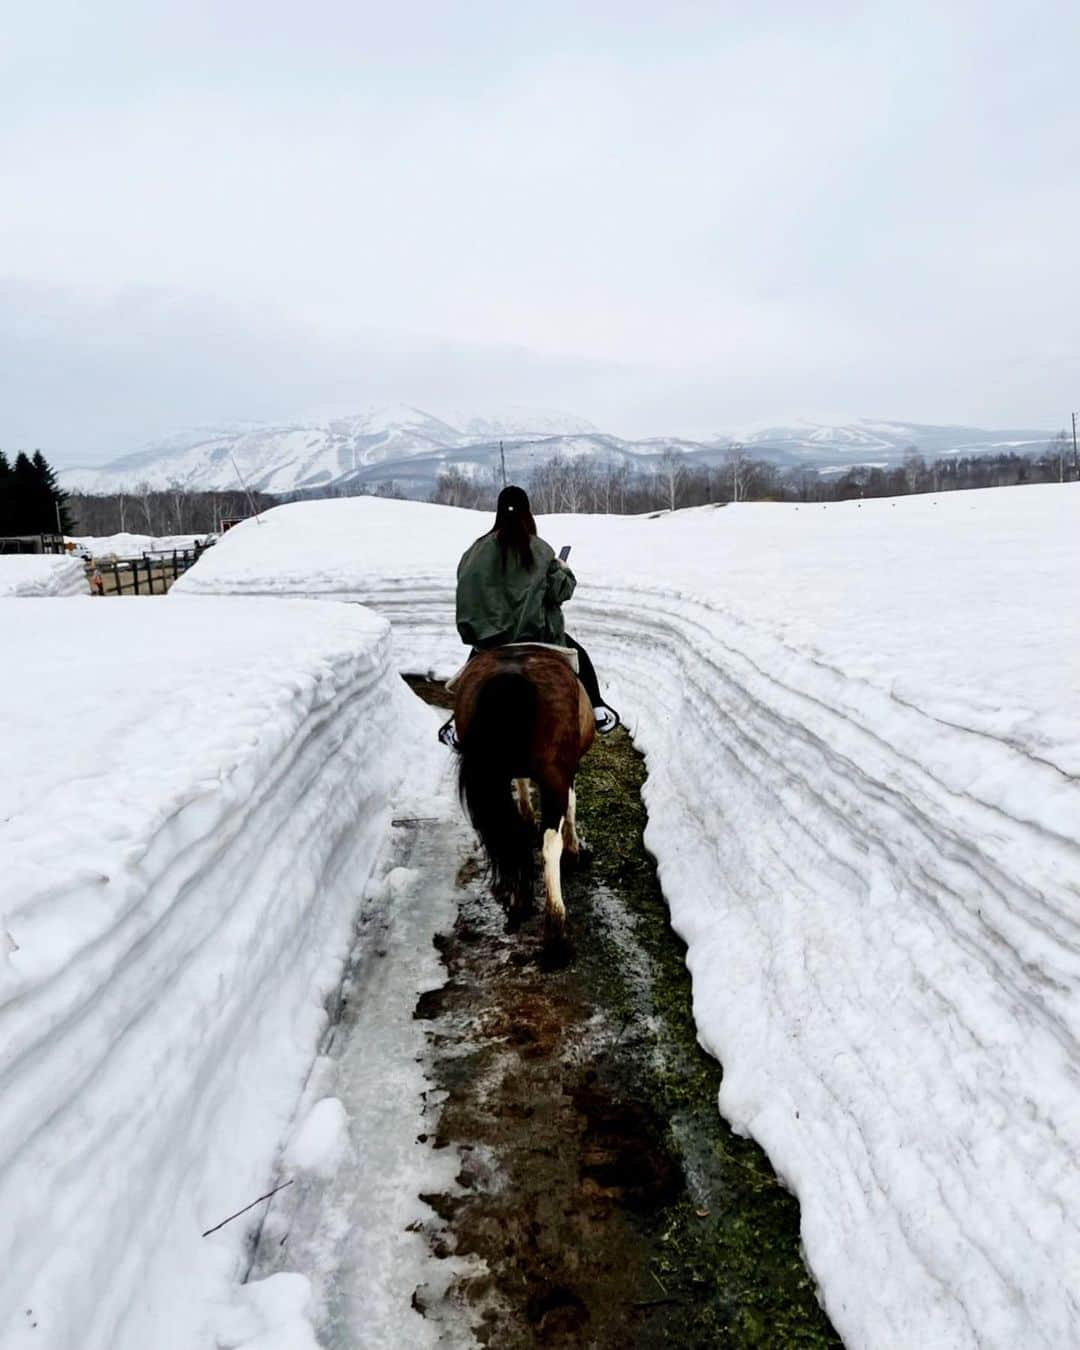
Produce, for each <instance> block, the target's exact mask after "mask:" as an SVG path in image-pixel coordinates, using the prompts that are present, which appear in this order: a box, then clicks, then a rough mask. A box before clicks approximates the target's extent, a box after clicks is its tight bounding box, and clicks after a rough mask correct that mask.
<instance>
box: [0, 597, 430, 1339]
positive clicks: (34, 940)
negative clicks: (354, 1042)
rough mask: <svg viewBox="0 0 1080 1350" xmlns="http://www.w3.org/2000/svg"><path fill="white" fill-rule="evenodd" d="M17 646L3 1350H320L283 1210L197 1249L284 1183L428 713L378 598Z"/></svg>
mask: <svg viewBox="0 0 1080 1350" xmlns="http://www.w3.org/2000/svg"><path fill="white" fill-rule="evenodd" d="M0 649H2V650H4V651H5V652H8V653H11V652H16V651H17V652H18V658H19V659H18V661H17V662H15V661H8V662H5V663H3V666H2V669H0V744H2V746H3V750H4V773H3V776H2V777H0V853H2V856H3V868H2V870H0V1214H2V1215H3V1223H2V1224H0V1345H2V1346H3V1347H4V1350H8V1347H20V1348H21V1347H31V1346H32V1347H37V1350H42V1347H45V1350H146V1347H154V1350H174V1348H175V1350H192V1347H196V1346H198V1347H202V1346H206V1347H211V1346H219V1345H222V1346H224V1345H226V1344H228V1345H238V1344H243V1343H245V1342H248V1341H251V1340H252V1338H253V1337H255V1338H256V1339H255V1340H254V1342H253V1343H254V1345H257V1346H259V1347H261V1350H268V1347H269V1346H271V1345H273V1344H276V1345H278V1346H279V1347H287V1350H300V1347H301V1346H302V1345H304V1344H308V1343H310V1338H309V1337H308V1340H304V1339H302V1338H303V1337H307V1336H308V1333H307V1331H306V1330H305V1328H306V1327H307V1321H306V1317H305V1316H304V1315H302V1314H303V1305H304V1303H305V1299H306V1286H305V1283H304V1281H303V1280H301V1279H299V1277H295V1276H290V1277H287V1278H285V1279H282V1280H277V1281H270V1282H264V1283H262V1284H254V1285H251V1286H248V1287H246V1288H245V1289H244V1290H243V1291H241V1290H240V1287H239V1281H240V1280H241V1278H242V1277H243V1276H244V1275H245V1273H246V1271H247V1267H248V1261H249V1248H248V1245H247V1240H248V1238H249V1236H250V1235H251V1234H252V1233H253V1231H254V1228H255V1226H256V1225H257V1222H258V1219H259V1218H260V1217H261V1214H262V1209H261V1208H256V1210H254V1211H251V1212H249V1213H248V1214H247V1215H245V1216H244V1217H243V1218H241V1219H239V1220H236V1221H234V1222H232V1223H229V1224H227V1225H226V1226H224V1227H223V1228H221V1229H220V1230H219V1231H217V1232H216V1233H213V1234H212V1235H210V1236H209V1237H202V1236H201V1234H202V1233H204V1232H205V1231H206V1230H209V1229H210V1228H212V1227H214V1226H215V1225H217V1224H219V1223H220V1222H221V1221H222V1220H224V1219H226V1218H227V1217H228V1216H229V1215H231V1214H233V1213H235V1212H236V1211H238V1210H240V1209H242V1208H243V1207H244V1206H246V1205H248V1204H249V1203H250V1202H251V1201H252V1200H254V1199H255V1198H256V1197H257V1196H259V1195H260V1194H262V1193H263V1192H264V1191H265V1190H267V1189H268V1188H269V1183H270V1182H271V1181H272V1178H273V1175H274V1172H275V1157H276V1153H277V1150H278V1148H279V1145H280V1143H281V1141H282V1140H283V1139H285V1138H287V1137H289V1136H290V1134H291V1133H292V1132H293V1128H294V1122H293V1115H294V1113H295V1111H296V1108H297V1103H298V1101H300V1099H301V1093H302V1090H303V1087H304V1084H305V1082H306V1081H308V1082H310V1081H314V1080H313V1079H309V1074H310V1072H311V1065H312V1059H313V1055H314V1052H315V1048H316V1046H317V1045H318V1043H319V1038H320V1036H321V1035H322V1034H323V1033H324V1031H325V1029H326V1027H327V1023H328V1016H327V1011H326V1006H325V1005H326V1003H327V1001H331V1002H332V1001H333V999H334V998H335V997H336V991H337V989H338V987H339V985H340V980H341V975H342V970H343V963H344V961H345V958H346V956H347V954H348V952H349V951H350V949H352V947H353V945H354V933H353V921H354V919H355V916H356V914H357V911H358V908H359V907H360V900H361V897H362V896H363V894H364V890H365V886H366V884H367V882H368V879H369V877H370V875H371V873H372V870H373V868H375V866H376V863H377V859H378V855H379V850H380V848H381V847H382V846H383V844H384V842H385V840H386V838H387V834H388V831H389V829H390V820H391V817H392V814H393V809H394V804H395V802H396V801H397V800H398V799H399V797H400V794H402V793H404V794H406V796H408V795H409V794H410V793H412V792H413V790H414V789H413V787H412V786H410V785H411V784H414V783H415V784H419V786H420V787H421V788H422V789H423V790H425V791H427V792H429V793H430V791H431V786H432V783H433V782H435V781H436V779H437V774H438V773H439V771H440V770H441V769H442V768H443V767H444V764H445V755H444V754H440V753H438V752H439V747H437V746H436V745H435V743H434V740H433V738H432V735H431V715H430V714H429V713H427V711H426V710H425V709H423V708H421V707H420V705H419V704H418V703H417V701H416V699H415V698H413V696H412V695H411V694H410V693H409V692H408V690H407V689H405V687H404V685H403V684H402V682H401V681H400V680H399V678H398V676H397V674H396V671H395V668H394V665H393V662H392V659H391V650H390V641H389V629H388V626H387V624H386V623H385V621H384V620H382V619H379V618H378V617H376V616H374V615H373V614H371V613H370V612H367V611H365V610H363V609H360V608H358V607H346V606H343V605H340V606H339V605H314V604H310V603H308V602H305V601H272V600H228V599H224V600H199V599H182V598H170V599H168V600H165V599H160V598H159V599H152V598H149V597H147V598H144V599H142V600H138V599H128V600H117V601H116V602H115V603H111V604H108V605H89V604H84V603H83V602H82V601H81V600H74V599H71V600H65V599H54V600H49V601H48V602H44V601H39V600H32V599H31V600H18V601H15V600H4V601H0ZM87 672H90V674H89V675H88V673H87ZM428 947H429V949H430V941H429V943H428ZM329 1124H332V1122H329V1123H328V1121H327V1119H326V1112H325V1110H324V1113H323V1123H322V1125H319V1123H318V1120H316V1126H318V1128H316V1127H314V1126H313V1127H312V1129H313V1130H314V1135H312V1134H311V1133H309V1135H308V1138H307V1152H304V1150H303V1147H302V1146H303V1137H301V1139H300V1141H299V1143H298V1144H297V1147H298V1148H300V1152H299V1153H298V1154H297V1156H296V1164H297V1166H298V1167H310V1166H311V1163H312V1159H313V1158H315V1159H317V1158H318V1156H319V1152H320V1137H321V1136H322V1134H323V1131H324V1130H325V1129H328V1128H329ZM409 1316H410V1317H414V1316H415V1315H413V1314H411V1312H410V1313H409ZM263 1330H265V1331H266V1335H265V1336H263V1337H262V1339H261V1340H260V1339H258V1336H259V1334H260V1332H261V1331H263ZM268 1337H269V1339H268ZM274 1338H276V1339H274Z"/></svg>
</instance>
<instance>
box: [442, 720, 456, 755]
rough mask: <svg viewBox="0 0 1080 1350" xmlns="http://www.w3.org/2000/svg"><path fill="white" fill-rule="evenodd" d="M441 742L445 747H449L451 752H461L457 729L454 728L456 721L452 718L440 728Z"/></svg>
mask: <svg viewBox="0 0 1080 1350" xmlns="http://www.w3.org/2000/svg"><path fill="white" fill-rule="evenodd" d="M439 740H440V741H442V743H443V745H446V746H449V747H450V749H451V750H459V749H460V748H461V747H460V745H459V744H458V738H457V727H455V726H454V719H453V718H452V717H451V718H449V719H448V720H447V721H445V722H444V723H443V724H442V726H441V727H440V728H439Z"/></svg>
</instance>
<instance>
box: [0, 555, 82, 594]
mask: <svg viewBox="0 0 1080 1350" xmlns="http://www.w3.org/2000/svg"><path fill="white" fill-rule="evenodd" d="M89 594H90V583H89V582H88V581H87V579H86V567H85V566H84V565H83V563H82V561H81V559H79V558H69V557H67V556H66V555H64V554H60V553H4V554H0V599H10V598H11V597H12V596H23V597H32V596H38V597H41V596H57V595H89Z"/></svg>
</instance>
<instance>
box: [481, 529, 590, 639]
mask: <svg viewBox="0 0 1080 1350" xmlns="http://www.w3.org/2000/svg"><path fill="white" fill-rule="evenodd" d="M532 556H533V566H532V569H531V570H526V569H525V568H524V567H523V566H522V565H521V560H520V559H519V558H518V556H517V554H516V553H515V552H514V551H513V550H510V551H509V552H508V553H507V556H506V568H505V570H504V569H503V560H502V554H501V552H500V550H499V542H498V540H497V539H496V538H495V535H494V534H485V535H482V536H481V537H480V538H479V539H478V540H477V541H476V543H475V544H473V545H472V547H471V548H469V549H467V550H466V551H465V553H464V554H463V555H462V559H461V561H460V562H459V563H458V570H457V630H458V632H459V633H460V634H461V640H462V642H467V643H468V644H469V645H470V646H472V647H488V646H501V645H502V643H504V642H555V643H558V644H559V645H560V646H565V643H566V625H565V624H564V622H563V616H562V609H561V608H560V606H561V605H562V604H563V602H564V601H566V600H569V599H570V597H571V596H572V595H573V594H574V587H575V586H576V585H577V581H576V579H575V577H574V574H573V572H571V571H570V569H569V567H567V566H566V564H565V563H561V562H559V560H558V558H556V557H555V551H554V549H552V547H551V545H550V544H546V543H545V542H544V541H543V539H536V538H534V539H533V541H532Z"/></svg>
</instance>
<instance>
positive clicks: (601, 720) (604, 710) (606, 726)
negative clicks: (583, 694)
mask: <svg viewBox="0 0 1080 1350" xmlns="http://www.w3.org/2000/svg"><path fill="white" fill-rule="evenodd" d="M593 716H594V717H595V718H596V729H597V731H598V732H599V733H600V735H601V736H606V735H607V734H608V732H609V731H614V730H615V728H616V727H617V726H619V725H620V723H621V718H620V717H619V714H618V713H617V712H616V711H615V709H614V708H609V707H608V705H607V704H606V703H601V704H600V706H599V707H597V708H594V709H593Z"/></svg>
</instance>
